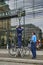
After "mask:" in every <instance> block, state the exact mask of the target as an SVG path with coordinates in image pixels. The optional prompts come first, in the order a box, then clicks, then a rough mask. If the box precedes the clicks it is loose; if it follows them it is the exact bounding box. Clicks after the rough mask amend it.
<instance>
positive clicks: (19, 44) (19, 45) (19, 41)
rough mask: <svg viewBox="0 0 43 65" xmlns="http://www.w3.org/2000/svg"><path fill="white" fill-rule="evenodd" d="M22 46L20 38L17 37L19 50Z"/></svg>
mask: <svg viewBox="0 0 43 65" xmlns="http://www.w3.org/2000/svg"><path fill="white" fill-rule="evenodd" d="M21 46H22V37H21V36H20V37H18V47H19V48H21Z"/></svg>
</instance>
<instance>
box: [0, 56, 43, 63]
mask: <svg viewBox="0 0 43 65" xmlns="http://www.w3.org/2000/svg"><path fill="white" fill-rule="evenodd" d="M0 61H4V62H14V63H27V64H35V63H36V64H39V63H40V64H43V60H36V59H35V60H34V59H18V58H2V57H1V58H0Z"/></svg>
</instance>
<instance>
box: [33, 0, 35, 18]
mask: <svg viewBox="0 0 43 65" xmlns="http://www.w3.org/2000/svg"><path fill="white" fill-rule="evenodd" d="M34 10H35V0H33V18H34V17H35V11H34Z"/></svg>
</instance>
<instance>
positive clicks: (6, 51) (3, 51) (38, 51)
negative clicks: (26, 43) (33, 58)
mask: <svg viewBox="0 0 43 65" xmlns="http://www.w3.org/2000/svg"><path fill="white" fill-rule="evenodd" d="M0 53H1V54H8V50H7V49H0ZM36 53H37V55H43V50H37V51H36ZM26 54H27V55H28V54H29V51H27V53H26ZM30 55H32V53H31V51H30Z"/></svg>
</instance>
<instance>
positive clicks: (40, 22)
mask: <svg viewBox="0 0 43 65" xmlns="http://www.w3.org/2000/svg"><path fill="white" fill-rule="evenodd" d="M34 2H35V3H34V6H35V7H34V8H35V9H34V11H35V13H36V12H42V13H36V14H35V17H33V14H30V15H29V12H33V8H32V6H33V0H25V3H24V4H23V0H17V2H16V0H9V1H6V3H7V4H9V8H10V9H11V10H12V9H16V3H17V8H23V5H24V6H25V7H24V8H23V9H25V11H26V16H25V24H30V23H32V24H34V25H36V26H37V27H39V28H40V29H41V30H42V32H43V0H34ZM27 14H28V15H27ZM20 22H21V24H23V18H21V21H20ZM18 24H19V19H16V18H13V19H11V25H12V26H14V25H18Z"/></svg>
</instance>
